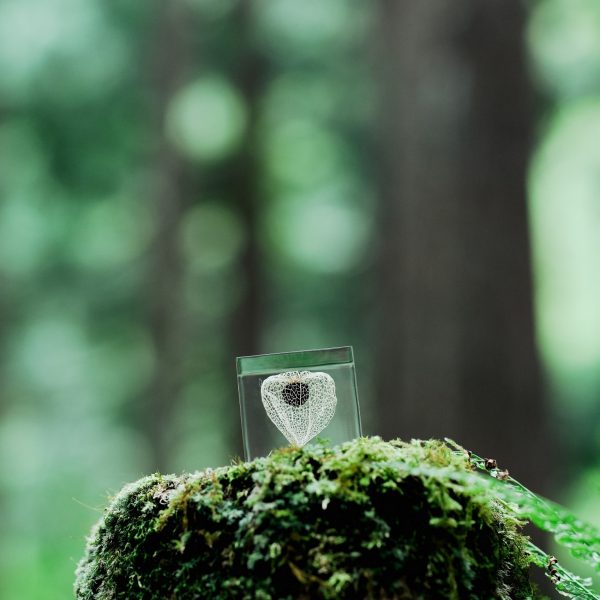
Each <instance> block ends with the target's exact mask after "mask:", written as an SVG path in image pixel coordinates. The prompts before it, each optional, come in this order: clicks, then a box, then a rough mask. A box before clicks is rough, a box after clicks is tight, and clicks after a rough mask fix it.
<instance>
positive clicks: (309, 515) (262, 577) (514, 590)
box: [75, 438, 536, 600]
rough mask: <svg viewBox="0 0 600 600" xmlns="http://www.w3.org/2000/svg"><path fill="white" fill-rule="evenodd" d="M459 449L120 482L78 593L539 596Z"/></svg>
mask: <svg viewBox="0 0 600 600" xmlns="http://www.w3.org/2000/svg"><path fill="white" fill-rule="evenodd" d="M471 477H472V478H475V477H479V476H478V475H477V474H476V473H473V472H472V467H471V465H470V463H469V461H468V459H467V458H466V455H465V456H462V455H461V454H460V453H456V452H452V451H451V450H450V449H449V448H448V447H447V446H446V445H445V444H443V443H441V442H437V441H426V442H420V441H413V442H411V443H403V442H399V441H396V442H384V441H382V440H381V439H379V438H362V439H359V440H356V441H353V442H348V443H346V444H343V445H341V446H338V447H335V448H333V449H330V448H327V447H325V446H324V445H315V446H311V447H308V448H303V449H297V448H285V449H282V450H279V451H277V452H274V453H273V454H272V455H271V456H269V457H268V458H263V459H257V460H255V461H253V462H251V463H243V464H237V465H233V466H230V467H223V468H219V469H216V470H207V471H204V472H200V473H194V474H191V475H183V476H179V477H176V476H161V475H153V476H150V477H146V478H144V479H141V480H140V481H138V482H137V483H134V484H131V485H128V486H126V487H125V488H123V490H122V491H121V492H120V493H119V494H118V495H117V496H116V497H115V498H114V500H113V501H112V503H111V504H110V506H109V507H108V508H107V510H106V512H105V514H104V516H103V518H102V519H101V520H100V522H99V523H98V524H97V525H96V526H95V528H94V530H93V531H92V534H91V536H90V538H89V540H88V546H87V551H86V555H85V557H84V558H83V560H82V561H81V563H80V564H79V566H78V569H77V580H76V584H75V591H76V597H77V598H78V599H82V600H83V599H86V600H88V599H92V598H93V599H97V600H100V599H108V598H111V599H112V598H129V599H131V598H140V599H145V598H156V599H159V598H160V599H167V598H170V599H191V598H206V597H213V598H253V599H254V598H259V599H260V598H263V599H268V598H273V599H279V598H399V599H400V598H456V599H459V598H460V599H461V600H462V599H468V598H477V599H479V598H485V599H489V598H501V599H509V598H510V599H519V598H533V597H536V596H535V593H534V590H532V587H531V584H530V582H529V578H528V565H529V562H530V561H529V560H528V558H527V556H526V539H525V538H524V537H523V536H522V535H521V534H520V533H519V528H520V526H519V523H518V522H517V521H516V520H515V519H514V518H513V517H512V516H511V515H510V514H508V513H507V512H506V511H505V510H504V509H503V508H502V505H501V504H500V503H498V502H496V501H495V500H494V499H493V496H491V495H490V494H486V493H484V492H482V491H481V489H480V488H479V487H478V486H477V485H470V483H469V481H470V479H471Z"/></svg>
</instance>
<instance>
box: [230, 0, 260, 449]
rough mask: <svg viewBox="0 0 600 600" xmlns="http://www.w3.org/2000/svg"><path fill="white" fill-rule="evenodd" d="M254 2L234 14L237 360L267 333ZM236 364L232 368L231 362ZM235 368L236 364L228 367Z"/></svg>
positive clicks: (245, 0) (242, 2) (237, 444)
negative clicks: (242, 115) (238, 120)
mask: <svg viewBox="0 0 600 600" xmlns="http://www.w3.org/2000/svg"><path fill="white" fill-rule="evenodd" d="M252 9H253V2H252V0H239V2H238V6H237V8H236V12H235V14H234V19H235V24H236V34H237V35H236V39H237V47H238V50H239V55H238V60H237V68H236V71H235V73H234V77H235V82H236V83H237V85H238V89H239V91H240V93H241V94H242V97H243V98H244V101H245V105H246V111H247V126H246V132H245V135H244V139H243V141H242V145H241V147H240V151H239V153H238V154H237V156H236V157H235V159H234V161H233V165H232V167H233V168H232V171H233V173H232V177H231V182H232V184H231V195H232V197H233V198H234V200H235V203H236V207H237V209H238V211H239V215H240V217H241V219H242V223H243V225H244V231H245V234H246V243H245V246H244V249H243V252H242V256H241V272H242V276H243V288H242V294H241V298H240V301H239V304H238V307H237V310H236V311H235V313H234V315H233V318H232V342H233V349H234V354H235V356H247V355H252V354H257V353H259V352H260V332H261V329H262V301H263V298H262V295H261V293H260V290H261V283H262V272H261V268H260V262H261V258H260V246H259V240H258V238H259V233H258V210H259V202H260V198H259V194H260V191H259V180H260V165H259V161H258V150H257V122H258V117H259V100H260V97H261V95H262V92H263V89H264V85H265V79H266V72H265V65H264V62H263V60H262V57H261V56H260V55H259V54H258V52H257V51H256V50H255V46H256V44H255V42H253V39H252V36H253V10H252ZM231 364H233V363H231ZM229 366H231V365H229ZM231 389H232V396H233V397H234V398H235V404H236V406H237V393H236V392H235V387H234V386H232V388H231ZM231 414H234V415H236V419H235V424H234V427H233V431H234V432H235V433H234V434H233V436H232V441H233V444H234V448H235V450H236V452H237V454H239V455H241V454H242V444H241V437H240V425H239V419H238V418H237V415H238V413H237V409H236V410H233V411H232V413H231Z"/></svg>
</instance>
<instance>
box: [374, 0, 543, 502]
mask: <svg viewBox="0 0 600 600" xmlns="http://www.w3.org/2000/svg"><path fill="white" fill-rule="evenodd" d="M525 21H526V14H525V8H524V5H523V4H522V3H521V2H505V1H503V0H491V1H489V2H485V3H482V2H478V1H477V0H459V1H458V2H448V1H447V0H430V1H428V2H423V1H421V0H405V1H402V2H398V1H397V0H380V2H379V20H378V23H379V25H378V31H377V34H378V40H379V43H380V53H379V61H378V64H379V65H380V73H379V76H380V81H381V91H382V93H381V116H382V119H381V125H382V127H381V132H380V133H381V135H380V140H381V150H382V153H381V168H382V170H381V180H382V188H381V190H382V191H381V228H382V235H381V239H382V246H381V256H380V278H381V287H380V307H379V310H380V315H381V330H380V336H379V340H380V341H379V361H378V365H379V366H378V369H379V372H378V377H377V380H378V385H379V391H378V398H379V406H378V415H379V429H380V432H381V434H382V435H383V436H384V437H386V438H392V437H395V436H402V437H404V438H410V437H434V436H435V437H443V436H450V437H454V438H456V439H457V440H458V441H460V442H461V443H462V444H464V445H465V446H467V447H470V448H472V449H473V450H475V451H477V452H478V453H481V454H484V455H487V456H495V457H496V458H497V459H498V461H499V463H500V464H502V465H506V466H508V467H509V468H511V470H514V472H515V473H516V475H517V476H519V477H521V478H522V479H523V480H524V481H526V482H527V484H528V485H529V486H530V487H532V488H534V489H536V490H544V489H546V483H547V478H548V469H547V466H548V464H547V461H548V460H549V459H548V445H549V442H548V439H547V422H546V415H547V410H548V409H547V407H546V406H545V404H544V401H543V398H542V394H541V388H540V377H539V368H538V362H537V358H536V351H535V345H534V328H533V318H532V289H531V288H532V283H531V272H530V268H531V266H530V249H529V233H528V223H527V203H526V183H525V182H526V170H527V161H528V153H529V150H530V142H531V127H532V97H531V91H530V88H529V82H528V77H527V73H526V61H525V50H524V41H523V32H524V26H525Z"/></svg>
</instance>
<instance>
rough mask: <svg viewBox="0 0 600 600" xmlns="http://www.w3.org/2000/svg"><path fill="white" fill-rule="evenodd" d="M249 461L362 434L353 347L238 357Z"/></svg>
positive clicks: (244, 429) (245, 447)
mask: <svg viewBox="0 0 600 600" xmlns="http://www.w3.org/2000/svg"><path fill="white" fill-rule="evenodd" d="M236 362H237V376H238V390H239V395H240V413H241V419H242V435H243V439H244V454H245V458H246V460H252V459H253V458H256V457H257V456H266V455H267V454H269V452H270V451H271V450H273V449H275V448H280V447H282V446H287V445H289V444H292V445H297V446H303V445H306V444H310V443H311V441H314V440H316V439H318V438H320V439H324V440H327V441H328V442H329V443H331V444H338V443H340V442H345V441H347V440H351V439H354V438H357V437H359V436H361V435H362V432H361V423H360V409H359V405H358V391H357V388H356V370H355V368H354V355H353V352H352V347H351V346H344V347H341V348H325V349H320V350H303V351H299V352H282V353H279V354H260V355H257V356H240V357H238V358H237V361H236Z"/></svg>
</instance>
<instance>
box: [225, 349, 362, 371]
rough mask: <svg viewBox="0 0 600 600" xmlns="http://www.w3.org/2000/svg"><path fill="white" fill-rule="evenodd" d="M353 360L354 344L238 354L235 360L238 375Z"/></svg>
mask: <svg viewBox="0 0 600 600" xmlns="http://www.w3.org/2000/svg"><path fill="white" fill-rule="evenodd" d="M353 361H354V353H353V351H352V346H340V347H338V348H319V349H315V350H296V351H294V352H278V353H275V354H256V355H254V356H238V357H237V358H236V361H235V362H236V366H237V373H238V375H245V374H249V373H263V372H268V371H281V370H285V369H298V368H302V367H317V366H327V365H341V364H345V363H351V362H353Z"/></svg>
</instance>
